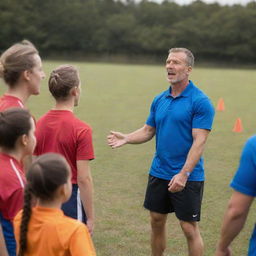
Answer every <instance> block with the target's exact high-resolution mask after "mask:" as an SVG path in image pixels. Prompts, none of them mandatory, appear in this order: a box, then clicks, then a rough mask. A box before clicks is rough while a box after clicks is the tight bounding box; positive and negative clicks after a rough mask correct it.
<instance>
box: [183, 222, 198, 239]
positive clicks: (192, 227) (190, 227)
mask: <svg viewBox="0 0 256 256" xmlns="http://www.w3.org/2000/svg"><path fill="white" fill-rule="evenodd" d="M180 225H181V228H182V231H183V233H184V235H185V236H186V238H187V239H188V240H193V239H196V238H197V237H198V236H200V231H199V226H198V223H197V222H186V221H180Z"/></svg>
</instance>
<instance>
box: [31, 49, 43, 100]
mask: <svg viewBox="0 0 256 256" xmlns="http://www.w3.org/2000/svg"><path fill="white" fill-rule="evenodd" d="M33 58H34V62H35V66H34V67H33V68H32V69H31V70H29V76H30V81H29V91H30V94H31V95H38V94H39V93H40V83H41V80H42V79H44V78H45V73H44V71H43V68H42V61H41V58H40V56H39V55H38V54H35V55H34V57H33Z"/></svg>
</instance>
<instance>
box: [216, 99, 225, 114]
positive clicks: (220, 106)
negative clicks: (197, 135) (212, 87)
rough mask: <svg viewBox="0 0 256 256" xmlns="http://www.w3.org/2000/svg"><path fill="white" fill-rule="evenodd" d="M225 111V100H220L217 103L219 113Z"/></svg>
mask: <svg viewBox="0 0 256 256" xmlns="http://www.w3.org/2000/svg"><path fill="white" fill-rule="evenodd" d="M224 110H225V103H224V100H223V99H222V98H220V99H219V100H218V103H217V111H224Z"/></svg>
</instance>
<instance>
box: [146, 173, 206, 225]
mask: <svg viewBox="0 0 256 256" xmlns="http://www.w3.org/2000/svg"><path fill="white" fill-rule="evenodd" d="M169 182H170V181H169V180H163V179H159V178H156V177H153V176H151V175H149V179H148V186H147V190H146V195H145V201H144V207H145V208H146V209H148V210H150V211H152V212H157V213H162V214H167V213H171V212H175V214H176V217H177V218H178V219H179V220H183V221H200V213H201V204H202V198H203V189H204V182H203V181H187V183H186V186H185V188H184V189H183V190H182V191H180V192H176V193H171V192H169V191H168V184H169Z"/></svg>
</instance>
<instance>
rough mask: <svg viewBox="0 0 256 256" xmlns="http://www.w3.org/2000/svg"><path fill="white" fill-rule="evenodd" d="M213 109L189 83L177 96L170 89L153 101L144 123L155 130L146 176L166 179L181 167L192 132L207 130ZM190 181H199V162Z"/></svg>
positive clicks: (201, 162)
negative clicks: (152, 153) (194, 129)
mask: <svg viewBox="0 0 256 256" xmlns="http://www.w3.org/2000/svg"><path fill="white" fill-rule="evenodd" d="M213 118H214V108H213V106H212V104H211V102H210V100H209V98H208V97H207V96H206V95H205V94H204V93H203V92H202V91H201V90H200V89H198V88H197V87H196V86H195V85H194V84H193V83H192V82H191V81H190V83H189V84H188V86H187V87H186V89H185V90H184V91H183V92H182V93H181V94H180V95H179V96H177V97H175V98H174V97H173V96H172V95H171V87H170V88H169V89H168V90H166V91H164V92H163V93H161V94H159V95H158V96H156V97H155V99H154V100H153V103H152V105H151V109H150V114H149V117H148V119H147V121H146V124H147V125H149V126H151V127H154V128H155V129H156V153H155V156H154V159H153V162H152V165H151V168H150V171H149V173H150V175H152V176H154V177H158V178H161V179H165V180H170V179H171V178H172V177H173V176H174V175H176V174H177V173H179V172H180V171H181V169H182V167H183V166H184V164H185V161H186V159H187V155H188V152H189V150H190V148H191V146H192V143H193V137H192V129H193V128H199V129H207V130H211V128H212V123H213ZM188 180H190V181H203V180H204V168H203V159H202V158H200V160H199V161H198V163H197V164H196V166H195V168H194V170H193V171H192V173H191V175H190V177H189V179H188Z"/></svg>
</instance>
